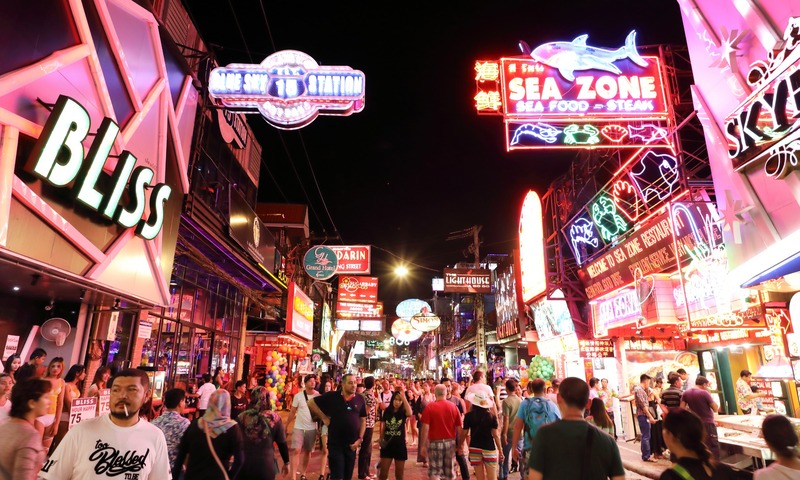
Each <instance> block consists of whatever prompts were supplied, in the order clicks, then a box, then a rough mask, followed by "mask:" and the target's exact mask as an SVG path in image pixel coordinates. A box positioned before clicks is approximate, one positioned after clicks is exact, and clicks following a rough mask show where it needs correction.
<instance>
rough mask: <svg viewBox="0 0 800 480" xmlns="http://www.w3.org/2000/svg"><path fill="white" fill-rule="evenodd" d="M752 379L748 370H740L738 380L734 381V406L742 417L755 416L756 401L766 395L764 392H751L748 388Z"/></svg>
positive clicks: (756, 410)
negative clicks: (740, 412)
mask: <svg viewBox="0 0 800 480" xmlns="http://www.w3.org/2000/svg"><path fill="white" fill-rule="evenodd" d="M752 377H753V374H752V373H751V372H750V370H742V371H741V372H739V380H737V381H736V404H737V405H738V406H739V409H740V410H741V411H742V414H744V415H750V414H754V415H755V414H757V413H758V409H757V408H755V403H756V399H758V398H761V397H765V396H766V395H767V393H766V392H753V390H752V389H751V388H750V382H751V381H752Z"/></svg>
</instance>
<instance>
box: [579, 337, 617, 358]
mask: <svg viewBox="0 0 800 480" xmlns="http://www.w3.org/2000/svg"><path fill="white" fill-rule="evenodd" d="M578 353H579V354H580V356H581V358H614V342H612V341H611V340H578Z"/></svg>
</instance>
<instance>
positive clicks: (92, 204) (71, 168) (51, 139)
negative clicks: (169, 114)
mask: <svg viewBox="0 0 800 480" xmlns="http://www.w3.org/2000/svg"><path fill="white" fill-rule="evenodd" d="M90 128H91V118H90V117H89V112H87V111H86V109H85V108H83V106H82V105H81V104H79V103H78V102H76V101H75V100H73V99H72V98H70V97H67V96H65V95H61V96H59V97H58V100H57V101H56V103H55V106H54V107H53V111H52V113H51V114H50V117H49V118H48V119H47V122H46V123H45V125H44V129H43V130H42V134H41V135H40V136H39V140H38V141H37V142H36V146H35V147H34V149H33V152H31V155H30V157H29V159H28V165H29V168H28V170H29V171H30V172H32V173H33V174H34V175H36V176H38V177H39V178H41V179H42V180H44V181H46V182H47V183H49V184H50V185H53V186H54V187H66V186H68V185H69V184H70V183H72V194H73V197H74V198H75V200H77V201H78V202H80V203H81V204H83V205H85V206H86V207H88V208H89V209H91V210H93V211H96V212H100V213H101V214H102V215H103V216H104V217H106V218H107V219H109V220H112V221H114V222H116V223H117V224H119V225H121V226H123V227H125V228H134V227H135V228H136V230H135V231H136V235H139V236H140V237H142V238H144V239H146V240H152V239H153V238H155V237H156V235H158V232H160V231H161V227H162V226H163V224H164V204H165V203H166V202H167V200H168V199H169V196H170V194H171V193H172V188H171V187H170V186H169V185H167V184H164V183H158V184H156V183H153V179H154V178H155V172H153V170H152V169H150V168H148V167H145V166H141V165H140V166H138V167H137V166H136V157H135V156H134V155H133V154H132V153H131V152H128V151H123V152H122V154H121V155H120V156H119V159H118V160H117V163H116V166H115V167H114V170H113V172H112V173H111V175H110V176H109V179H108V180H109V182H108V183H107V184H108V185H109V188H108V189H105V188H102V189H101V188H100V186H101V185H104V184H106V182H104V181H102V180H101V177H103V176H107V174H105V173H104V168H105V166H106V162H107V161H108V157H109V154H110V153H111V149H112V147H113V146H114V141H115V139H116V138H117V135H118V134H119V125H117V124H116V123H115V122H114V121H113V120H112V119H110V118H106V119H104V120H103V122H102V123H101V124H100V128H98V130H97V132H96V133H95V135H94V140H93V141H92V145H91V146H90V147H89V151H88V152H84V148H83V142H84V140H86V137H87V136H88V135H89V129H90ZM84 154H85V155H84ZM86 160H88V161H89V164H88V166H85V165H84V162H85V161H86ZM147 190H150V193H149V206H150V214H149V215H148V216H147V217H146V218H142V216H143V215H144V214H145V207H146V206H147V205H148V203H147V202H148V194H147V193H146V192H147ZM126 191H127V193H128V200H127V205H124V204H123V203H122V202H123V194H124V193H125V192H126Z"/></svg>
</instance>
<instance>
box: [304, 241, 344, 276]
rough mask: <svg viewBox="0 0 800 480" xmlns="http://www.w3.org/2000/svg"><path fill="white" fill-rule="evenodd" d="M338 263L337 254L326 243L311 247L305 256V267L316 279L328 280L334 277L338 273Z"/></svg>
mask: <svg viewBox="0 0 800 480" xmlns="http://www.w3.org/2000/svg"><path fill="white" fill-rule="evenodd" d="M338 265H339V262H338V260H336V254H335V253H334V252H333V250H331V249H330V248H328V247H326V246H324V245H320V246H317V247H311V248H309V249H308V251H307V252H306V254H305V256H304V257H303V268H304V269H305V271H306V273H307V274H308V275H309V276H310V277H311V278H313V279H314V280H327V279H329V278H331V277H333V276H334V275H336V268H337V266H338Z"/></svg>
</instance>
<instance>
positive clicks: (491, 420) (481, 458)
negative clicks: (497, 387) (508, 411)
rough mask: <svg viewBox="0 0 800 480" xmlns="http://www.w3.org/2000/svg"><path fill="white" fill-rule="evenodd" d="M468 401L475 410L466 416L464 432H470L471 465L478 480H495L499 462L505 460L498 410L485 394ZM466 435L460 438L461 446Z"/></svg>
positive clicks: (475, 393) (475, 394)
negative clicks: (498, 428) (499, 429)
mask: <svg viewBox="0 0 800 480" xmlns="http://www.w3.org/2000/svg"><path fill="white" fill-rule="evenodd" d="M467 401H468V402H470V403H471V404H472V406H473V407H478V408H473V409H472V410H470V411H469V412H467V414H466V415H464V431H469V432H470V436H469V463H470V465H472V466H473V468H475V476H476V477H478V480H487V479H488V480H494V479H496V478H497V461H498V458H499V460H500V461H502V460H503V451H502V450H503V445H502V443H501V442H500V433H499V432H498V430H497V427H498V425H497V415H495V414H494V411H495V410H496V408H492V407H494V401H493V400H492V397H489V396H487V395H486V394H485V393H483V392H473V393H471V394H469V395H467ZM465 437H466V434H465V435H462V436H459V440H460V442H459V443H460V444H463V443H464V441H465V440H466V438H465Z"/></svg>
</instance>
